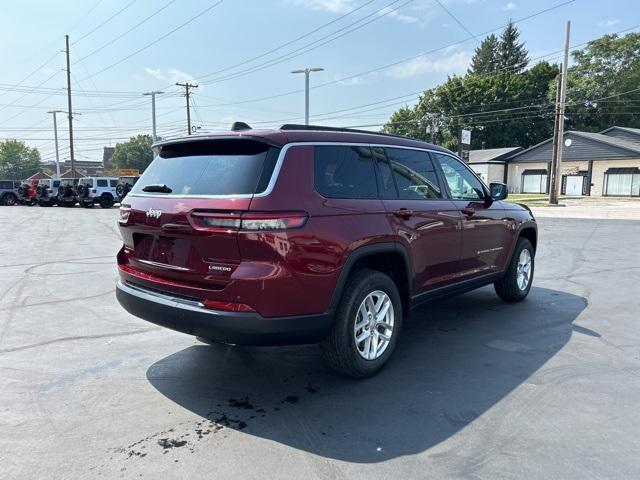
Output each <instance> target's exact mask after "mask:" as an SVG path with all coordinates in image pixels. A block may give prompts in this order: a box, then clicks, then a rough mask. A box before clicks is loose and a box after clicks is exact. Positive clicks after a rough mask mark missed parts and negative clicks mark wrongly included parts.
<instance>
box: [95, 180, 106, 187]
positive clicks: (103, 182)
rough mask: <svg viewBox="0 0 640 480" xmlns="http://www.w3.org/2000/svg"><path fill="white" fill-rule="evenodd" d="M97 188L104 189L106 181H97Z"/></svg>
mask: <svg viewBox="0 0 640 480" xmlns="http://www.w3.org/2000/svg"><path fill="white" fill-rule="evenodd" d="M97 182H98V186H99V187H106V186H107V185H108V183H107V181H106V180H97Z"/></svg>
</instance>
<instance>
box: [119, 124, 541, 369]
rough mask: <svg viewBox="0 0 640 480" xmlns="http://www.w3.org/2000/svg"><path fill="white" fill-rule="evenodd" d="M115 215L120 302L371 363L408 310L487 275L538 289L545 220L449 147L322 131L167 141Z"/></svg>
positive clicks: (517, 287) (335, 361) (144, 312)
mask: <svg viewBox="0 0 640 480" xmlns="http://www.w3.org/2000/svg"><path fill="white" fill-rule="evenodd" d="M155 147H156V148H157V151H158V152H159V153H158V155H157V156H156V157H155V159H154V160H153V162H152V163H151V165H150V166H149V167H148V168H147V170H146V171H145V172H144V174H143V175H142V176H141V177H140V180H139V181H138V182H137V183H136V185H135V186H134V187H133V189H132V190H131V192H130V193H129V195H128V196H127V198H126V203H125V204H123V205H122V206H121V208H120V217H119V226H120V231H121V234H122V238H123V242H124V245H123V247H122V249H121V250H120V252H119V253H118V256H117V261H118V267H119V274H120V281H119V283H118V285H117V298H118V300H119V301H120V304H121V305H122V306H123V307H124V308H125V309H126V310H127V311H129V312H130V313H132V314H133V315H137V316H138V317H140V318H143V319H145V320H147V321H149V322H153V323H156V324H158V325H162V326H164V327H167V328H171V329H174V330H177V331H180V332H184V333H187V334H191V335H195V336H199V337H203V338H205V339H208V340H211V341H217V342H224V343H230V344H245V345H283V344H300V343H312V342H321V343H322V347H323V351H324V353H325V357H326V359H327V360H328V362H329V364H330V365H331V366H332V367H334V368H335V369H336V370H338V371H340V372H343V373H345V374H347V375H350V376H353V377H366V376H370V375H372V374H374V373H375V372H377V371H378V370H379V369H380V368H381V367H382V366H383V365H384V364H385V362H387V360H388V359H389V357H390V356H391V354H392V352H393V351H394V349H395V347H396V345H397V341H398V337H399V335H400V332H401V330H402V323H403V319H404V318H406V317H407V316H408V315H409V313H410V312H411V311H412V310H413V309H415V308H417V307H419V306H421V305H423V304H425V303H426V302H429V301H431V300H434V299H438V298H441V297H443V296H445V295H451V294H459V293H463V292H467V291H469V290H472V289H475V288H478V287H482V286H484V285H488V284H493V285H494V286H495V291H496V292H497V294H498V295H499V296H500V297H501V298H502V299H503V300H505V301H507V302H517V301H520V300H523V299H524V298H525V297H526V296H527V294H528V293H529V291H530V288H531V282H532V279H533V271H534V258H535V252H536V246H537V227H536V221H535V219H534V217H533V215H532V213H531V211H530V210H529V209H528V208H527V207H524V206H520V205H515V204H511V203H507V202H505V201H504V199H505V198H506V196H507V189H506V186H505V185H504V184H502V183H492V184H491V185H490V186H486V185H485V184H484V183H483V182H482V181H481V180H480V179H479V178H478V177H477V176H476V174H475V173H474V172H473V171H472V170H471V169H470V168H468V166H467V165H466V164H465V163H463V162H462V161H461V160H460V159H459V158H458V157H456V156H455V155H454V154H453V153H451V152H450V151H448V150H446V149H444V148H440V147H437V146H435V145H431V144H428V143H425V142H422V141H418V140H413V139H409V138H405V137H397V136H390V135H383V134H376V133H371V132H361V131H354V130H347V129H342V130H341V129H332V128H328V127H307V126H300V125H284V126H283V127H281V128H280V129H277V130H269V131H265V130H262V131H253V130H246V129H245V130H243V131H242V132H235V131H231V132H226V133H216V134H212V135H210V136H206V135H201V136H192V137H189V138H182V139H176V140H168V141H163V142H160V143H158V144H156V145H155Z"/></svg>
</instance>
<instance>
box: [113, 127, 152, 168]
mask: <svg viewBox="0 0 640 480" xmlns="http://www.w3.org/2000/svg"><path fill="white" fill-rule="evenodd" d="M152 144H153V140H152V139H151V136H150V135H137V136H135V137H131V138H130V139H129V140H128V141H126V142H123V143H118V144H116V148H115V150H114V152H113V158H112V162H113V164H114V165H115V166H116V167H117V168H137V169H138V170H140V172H143V171H144V169H145V168H147V167H148V166H149V164H150V163H151V161H152V160H153V151H152V150H151V145H152Z"/></svg>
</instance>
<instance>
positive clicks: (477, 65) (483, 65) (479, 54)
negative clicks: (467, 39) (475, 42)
mask: <svg viewBox="0 0 640 480" xmlns="http://www.w3.org/2000/svg"><path fill="white" fill-rule="evenodd" d="M498 47H499V44H498V37H496V36H495V35H494V34H493V33H492V34H491V35H489V36H488V37H486V38H485V39H484V40H483V41H482V42H481V43H480V46H478V47H477V48H476V50H475V52H474V54H473V58H472V59H471V66H470V67H469V70H467V72H468V73H471V74H472V73H475V74H479V75H485V74H490V73H495V72H496V70H497V69H498Z"/></svg>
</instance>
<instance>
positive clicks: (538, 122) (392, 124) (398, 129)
mask: <svg viewBox="0 0 640 480" xmlns="http://www.w3.org/2000/svg"><path fill="white" fill-rule="evenodd" d="M557 74H558V68H557V67H556V66H555V65H550V64H549V63H547V62H541V63H539V64H537V65H535V66H534V67H533V68H531V69H529V70H527V71H526V72H524V73H522V74H519V75H513V74H510V73H505V72H500V73H498V74H495V75H465V76H464V77H459V76H453V77H449V78H448V79H447V80H446V81H445V82H444V83H443V84H441V85H439V86H437V87H435V88H432V89H429V90H426V91H425V92H424V93H423V94H422V96H421V97H420V101H419V102H418V104H417V105H416V106H415V107H413V108H410V107H403V108H402V109H400V110H398V111H396V112H395V113H394V114H393V115H392V116H391V119H390V120H389V123H387V125H385V127H384V131H385V132H389V133H396V134H400V135H409V136H413V137H417V138H421V139H425V140H426V139H427V134H426V126H427V121H426V120H425V118H426V117H427V116H428V115H430V114H437V115H438V116H439V117H440V118H441V119H442V123H441V125H440V131H439V133H438V143H439V144H441V145H443V146H445V147H447V148H450V149H454V150H455V149H456V148H457V145H458V133H459V132H460V129H461V128H471V129H472V130H473V134H472V135H471V138H472V148H474V149H477V148H482V147H483V146H484V147H486V148H498V147H511V146H522V147H528V146H530V145H533V144H536V143H538V142H541V141H543V140H546V139H547V138H549V136H551V134H552V133H553V110H552V108H551V106H552V102H551V101H550V100H549V88H550V85H551V84H552V83H553V81H554V79H555V78H556V76H557Z"/></svg>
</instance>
